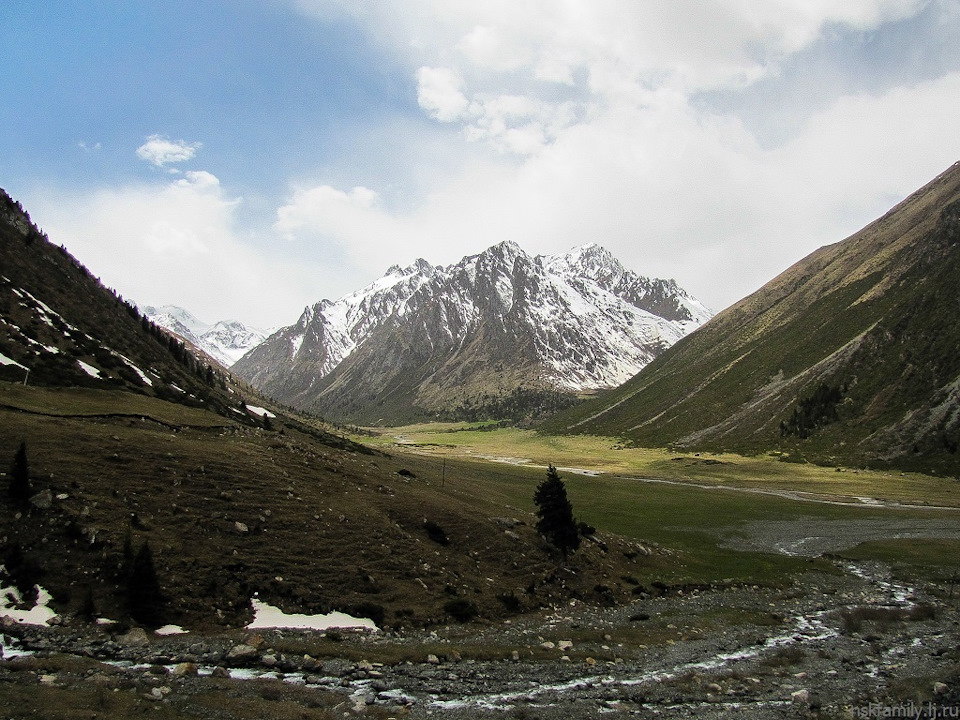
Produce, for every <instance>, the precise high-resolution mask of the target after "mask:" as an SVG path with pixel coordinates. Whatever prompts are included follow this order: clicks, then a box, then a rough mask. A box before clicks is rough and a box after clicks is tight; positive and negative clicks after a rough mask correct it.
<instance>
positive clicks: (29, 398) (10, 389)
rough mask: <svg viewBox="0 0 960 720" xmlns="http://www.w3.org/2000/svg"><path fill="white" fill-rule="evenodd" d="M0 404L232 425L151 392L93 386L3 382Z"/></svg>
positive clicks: (67, 413) (58, 413)
mask: <svg viewBox="0 0 960 720" xmlns="http://www.w3.org/2000/svg"><path fill="white" fill-rule="evenodd" d="M0 405H4V406H6V407H8V408H11V409H14V410H22V411H25V412H29V413H37V414H43V415H50V416H53V417H89V418H95V417H118V416H127V417H136V418H141V417H145V418H149V419H152V420H155V421H157V422H159V423H162V424H164V425H175V426H189V427H200V428H213V427H226V426H230V425H233V424H234V423H231V422H230V421H229V420H227V419H226V418H224V417H223V416H222V415H217V414H216V413H212V412H209V411H207V410H202V409H198V408H191V407H187V406H185V405H177V404H175V403H170V402H165V401H163V400H160V399H158V398H155V397H150V396H148V395H135V394H132V393H127V392H122V391H120V390H98V389H93V388H76V387H73V388H70V387H67V388H37V387H32V386H27V387H24V386H22V385H18V384H11V383H0Z"/></svg>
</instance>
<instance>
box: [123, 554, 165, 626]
mask: <svg viewBox="0 0 960 720" xmlns="http://www.w3.org/2000/svg"><path fill="white" fill-rule="evenodd" d="M164 605H165V601H164V597H163V591H162V590H161V589H160V581H159V580H158V579H157V570H156V567H155V566H154V564H153V552H152V551H151V550H150V545H149V544H147V543H144V545H143V547H141V548H140V551H139V552H138V553H137V555H136V557H135V558H134V559H133V567H132V568H131V569H130V577H129V579H128V581H127V611H128V612H129V613H130V617H131V618H133V619H134V620H136V621H137V622H138V623H141V624H143V625H146V626H147V627H154V628H157V627H160V626H162V625H163V623H164V617H165V608H164Z"/></svg>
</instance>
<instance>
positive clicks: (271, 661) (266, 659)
mask: <svg viewBox="0 0 960 720" xmlns="http://www.w3.org/2000/svg"><path fill="white" fill-rule="evenodd" d="M260 663H261V664H263V665H266V666H267V667H274V666H275V665H276V664H277V656H276V655H271V654H269V653H268V654H266V655H264V656H263V657H262V658H260Z"/></svg>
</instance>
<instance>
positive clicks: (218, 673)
mask: <svg viewBox="0 0 960 720" xmlns="http://www.w3.org/2000/svg"><path fill="white" fill-rule="evenodd" d="M210 677H214V678H221V679H222V678H228V677H230V671H229V670H227V669H226V668H225V667H223V666H222V665H217V667H215V668H214V669H213V671H212V672H211V673H210Z"/></svg>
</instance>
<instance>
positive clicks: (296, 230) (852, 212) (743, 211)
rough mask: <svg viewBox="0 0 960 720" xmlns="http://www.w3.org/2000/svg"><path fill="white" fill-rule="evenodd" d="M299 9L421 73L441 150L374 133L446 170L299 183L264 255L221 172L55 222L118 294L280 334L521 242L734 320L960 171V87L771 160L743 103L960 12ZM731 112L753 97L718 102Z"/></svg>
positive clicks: (806, 128) (521, 6) (887, 100)
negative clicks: (262, 320)
mask: <svg viewBox="0 0 960 720" xmlns="http://www.w3.org/2000/svg"><path fill="white" fill-rule="evenodd" d="M291 2H296V5H297V6H298V7H300V8H301V9H303V10H304V11H305V12H308V13H311V14H314V15H317V16H319V17H322V18H323V20H324V21H325V22H331V21H333V20H335V19H341V20H343V19H344V18H346V19H347V20H348V21H349V22H351V23H356V24H358V25H360V26H361V27H362V28H363V29H364V31H365V32H367V33H368V35H369V36H370V37H371V38H374V39H375V40H376V42H378V43H380V44H381V45H382V46H383V47H382V48H381V50H384V49H385V52H386V53H387V54H388V55H389V56H390V57H391V58H393V59H394V60H395V61H396V62H398V63H401V64H402V65H404V66H405V67H407V68H408V71H409V77H410V78H411V79H414V80H415V81H416V98H415V99H416V102H417V103H418V105H417V107H419V109H420V111H421V112H422V116H421V117H419V118H415V119H414V120H413V121H411V122H410V124H408V125H405V126H404V128H405V130H410V129H411V128H414V129H415V131H417V132H421V133H422V127H423V126H424V125H429V126H430V133H429V134H418V135H416V136H415V137H408V136H407V135H406V134H404V133H398V132H387V131H384V130H383V127H384V126H382V125H381V126H378V132H380V133H381V134H380V135H377V134H375V133H372V134H371V137H379V138H383V137H389V138H391V139H394V140H395V138H397V137H400V136H403V137H404V138H405V139H404V142H405V143H407V142H409V143H410V144H411V145H415V146H416V147H417V148H418V149H420V150H423V152H412V151H411V152H409V153H407V154H406V156H405V157H408V158H412V157H416V163H414V162H413V161H410V164H411V167H399V165H401V163H397V165H398V167H394V166H393V165H391V166H390V170H391V172H393V173H394V177H395V185H394V186H392V187H388V186H386V184H385V186H384V187H378V186H376V184H375V182H370V180H369V178H370V177H371V176H374V177H375V176H376V172H371V173H367V174H363V175H361V173H360V172H356V169H351V168H349V167H337V168H336V175H335V176H336V177H339V178H344V177H346V178H350V177H351V174H353V173H355V177H357V179H356V180H353V181H351V180H347V181H345V182H333V181H332V180H331V179H330V176H324V174H323V172H321V171H319V170H318V172H317V174H316V176H317V177H318V180H317V181H316V182H304V181H302V180H301V181H299V182H297V181H291V186H290V187H291V189H290V191H289V192H288V194H287V196H286V197H285V198H283V200H282V201H279V202H277V203H275V204H274V205H272V206H271V207H270V212H271V216H270V220H269V221H268V222H267V223H264V225H265V227H263V228H262V234H263V238H262V239H261V241H260V244H259V245H258V244H257V243H254V242H252V241H251V238H250V237H249V236H248V235H247V234H245V232H243V231H241V230H240V229H239V225H240V223H239V221H238V215H239V214H240V208H241V207H242V205H241V204H240V202H239V200H238V199H237V198H235V197H232V196H231V195H230V193H229V191H228V190H227V189H225V187H224V186H223V185H221V183H220V180H219V179H218V178H217V177H215V176H214V175H212V174H211V173H208V172H205V171H192V172H186V173H183V175H178V178H177V179H176V180H175V181H171V182H169V183H167V184H162V185H150V186H139V187H134V188H121V189H112V190H101V191H98V192H96V193H94V194H92V195H85V196H83V197H79V196H78V197H76V198H75V199H74V201H73V202H65V203H58V207H55V208H46V209H45V210H44V214H43V215H38V217H42V218H43V223H44V225H45V227H47V228H49V229H50V230H51V232H54V233H55V234H54V236H55V237H58V238H61V237H62V238H64V241H65V242H66V243H67V245H68V247H70V248H71V250H74V251H75V252H76V254H77V255H78V257H80V258H81V260H83V261H85V262H88V263H89V264H90V266H91V267H93V268H96V270H97V272H101V273H103V274H104V278H105V281H107V282H108V283H111V284H113V283H117V282H118V280H116V279H115V278H125V282H126V279H136V281H137V283H139V284H138V285H137V287H143V288H144V290H142V291H139V292H141V293H142V295H143V300H144V301H146V302H154V303H158V304H159V303H163V302H180V303H181V304H185V305H188V306H190V307H191V308H192V309H193V308H194V307H195V308H211V307H214V308H215V307H219V308H222V312H221V310H203V312H206V313H207V314H209V315H211V318H210V319H212V318H213V317H215V316H217V314H220V316H225V315H240V316H242V317H244V319H247V318H250V319H253V318H256V317H257V316H258V314H262V311H263V310H264V306H266V305H269V307H270V312H271V313H272V317H273V318H274V319H272V320H270V322H271V323H274V322H278V321H282V320H283V318H282V317H281V318H280V320H277V319H276V318H277V316H278V314H279V312H278V310H277V308H281V307H284V306H286V307H288V308H295V310H294V311H293V313H292V314H293V315H295V314H296V312H297V311H298V310H299V308H300V307H302V305H304V304H306V303H307V302H313V301H315V300H318V299H320V298H322V297H331V298H334V297H338V296H340V295H342V294H344V293H346V292H349V291H351V290H353V289H356V288H357V287H359V286H360V285H361V284H364V283H366V282H370V281H372V280H373V279H375V277H377V275H378V274H379V273H381V272H383V271H384V270H385V269H386V268H387V267H388V266H389V265H391V264H394V263H400V264H406V263H409V262H411V261H412V260H413V259H415V258H416V257H418V256H421V257H425V258H427V259H428V260H430V261H431V262H433V263H446V262H451V261H454V260H456V259H458V258H459V257H460V256H462V255H463V254H465V253H471V252H478V251H480V250H482V249H484V248H486V247H488V246H490V245H491V244H493V243H494V242H497V241H499V240H503V239H512V240H515V241H517V242H518V243H520V244H521V246H523V247H524V248H525V249H527V250H528V251H530V252H533V253H559V252H563V251H565V250H566V249H568V248H570V247H573V246H575V245H581V244H584V243H586V242H591V241H593V242H598V243H600V244H602V245H605V246H606V247H608V248H609V249H610V250H611V251H613V252H614V253H615V254H616V255H618V256H619V257H620V258H622V259H623V260H624V261H625V262H626V264H627V265H628V266H630V267H632V268H634V269H636V270H637V271H639V272H641V273H644V274H649V275H655V276H660V277H674V278H676V279H677V280H678V281H680V282H681V284H682V285H684V286H685V287H687V288H688V289H689V290H691V291H692V292H694V293H695V294H698V295H700V296H701V298H702V299H703V300H705V301H706V302H707V303H708V304H710V305H712V306H713V307H714V308H715V309H721V308H722V307H724V306H726V305H728V304H730V303H732V302H734V301H736V300H738V299H740V298H741V297H743V296H744V295H746V294H747V293H749V292H751V291H752V290H754V289H756V288H758V287H759V286H760V285H762V284H763V283H764V282H766V281H767V280H769V279H770V278H772V277H773V276H774V275H776V274H777V273H778V272H780V271H782V270H783V269H785V268H786V267H787V266H788V265H789V264H791V263H793V262H795V261H796V260H798V259H800V258H801V257H802V256H804V255H805V254H807V253H809V252H810V251H812V250H814V249H815V248H816V247H818V246H820V245H823V244H826V243H830V242H835V241H837V240H840V239H842V238H843V237H844V236H845V235H847V234H849V233H851V232H853V231H855V230H857V229H858V228H859V227H861V226H862V225H864V224H866V223H867V222H868V221H870V220H872V219H873V218H875V217H877V216H878V215H879V214H881V213H882V212H883V211H885V210H886V209H888V208H889V207H890V206H891V205H892V204H893V203H895V202H896V201H897V200H899V199H900V198H902V197H904V196H906V195H907V194H908V193H910V192H911V191H912V190H914V189H915V188H917V187H919V186H920V185H922V184H923V183H924V182H926V181H927V180H929V179H930V178H932V177H933V176H934V175H935V174H936V173H938V172H940V171H941V170H943V169H944V168H946V167H947V166H948V165H950V164H951V163H952V162H953V161H954V160H956V158H957V157H960V140H958V138H960V125H958V120H957V118H956V113H955V105H956V102H955V99H956V97H958V96H960V72H949V73H940V74H939V75H938V76H937V77H932V78H925V79H924V80H923V81H922V82H920V81H916V80H914V81H907V80H904V79H903V78H895V79H894V81H893V82H891V83H887V84H883V85H873V86H872V87H871V89H870V90H869V91H868V90H867V89H864V88H863V87H862V86H861V87H859V88H858V86H857V85H856V83H850V84H849V86H844V87H842V88H841V89H840V90H838V91H837V92H836V93H833V94H830V95H823V96H821V97H820V98H819V102H818V103H816V104H815V105H814V104H811V105H810V106H809V107H807V108H804V109H805V112H804V114H803V118H802V120H801V121H798V122H797V123H796V124H795V125H792V126H791V127H790V129H789V131H788V132H784V133H782V134H781V135H780V136H778V137H777V139H776V142H767V143H761V142H759V141H758V139H757V137H756V136H755V135H754V133H753V132H752V131H751V126H750V125H748V124H747V123H746V122H745V120H744V117H743V116H742V114H741V115H738V108H737V104H736V98H737V97H738V93H740V94H742V91H743V90H744V89H745V88H750V87H756V86H757V84H758V81H761V80H762V81H763V82H765V83H766V82H776V81H777V78H778V74H779V73H780V72H781V71H782V70H783V68H784V67H786V65H787V64H788V63H789V62H791V59H793V58H796V57H798V54H799V53H801V51H810V52H811V53H813V52H815V50H816V47H817V42H818V38H823V37H824V36H825V34H830V33H834V34H839V35H840V36H842V37H843V38H845V39H847V40H849V41H850V42H855V41H856V40H857V38H861V39H862V38H865V37H868V36H869V35H870V33H871V32H872V31H874V30H876V29H877V28H880V27H882V26H884V24H886V23H891V22H896V21H898V20H902V19H904V18H910V17H912V16H914V15H915V14H916V13H918V12H920V11H924V12H932V11H933V10H935V9H936V8H938V7H940V6H941V5H942V7H943V8H947V9H949V7H948V4H943V3H940V2H939V0H931V2H927V0H849V2H845V3H842V4H838V3H835V2H832V1H831V0H742V1H741V2H738V3H730V2H724V1H722V0H710V1H706V2H704V1H703V0H677V1H676V2H671V3H637V2H635V0H592V1H591V2H587V1H586V0H569V1H568V2H563V3H557V2H555V0H529V2H523V3H517V2H515V0H489V2H484V3H451V2H448V0H402V1H401V0H378V1H377V2H361V1H358V2H355V3H342V2H337V1H336V0H291ZM944 13H946V10H944ZM941 16H942V17H946V15H944V14H943V13H941ZM951 22H953V23H954V24H957V23H958V22H960V19H958V18H957V17H956V15H954V16H953V19H952V20H951ZM946 35H947V36H949V33H948V34H946ZM816 59H817V58H816V57H815V58H814V60H816ZM819 59H821V60H822V59H823V58H822V57H821V58H819ZM824 67H825V69H824V71H823V72H824V73H829V72H832V70H833V68H832V67H831V66H829V65H825V66H824ZM958 69H960V68H958ZM809 91H810V92H812V93H815V92H817V91H818V88H817V87H815V86H811V87H810V88H809ZM719 92H722V93H727V94H728V97H731V98H733V100H731V101H730V102H727V103H726V104H724V105H723V106H722V107H721V106H720V105H719V104H716V103H715V104H714V105H710V103H709V102H706V101H704V97H706V96H707V95H709V94H710V93H719ZM411 100H413V98H411ZM423 118H428V119H429V120H432V121H435V122H429V121H428V122H424V121H423ZM369 120H370V124H371V125H376V123H377V122H378V119H377V118H370V119H369ZM411 132H413V131H411ZM370 146H371V147H374V148H375V147H376V143H371V144H370ZM465 148H468V149H465ZM198 149H199V144H197V143H186V142H184V141H170V140H167V139H165V138H163V137H161V136H151V137H150V138H147V141H146V142H145V143H144V145H142V146H141V148H140V149H138V155H139V156H140V157H141V158H143V159H145V160H147V161H149V162H151V163H153V164H154V165H156V166H157V167H164V166H168V165H172V164H176V163H179V162H184V161H186V160H189V159H191V158H192V157H194V156H195V154H196V152H197V150H198ZM373 156H374V153H370V154H369V155H364V156H363V157H365V158H367V160H366V162H373V161H372V160H370V158H371V157H373ZM356 157H357V156H353V158H352V161H353V162H356ZM414 165H415V166H414ZM361 170H363V171H366V170H367V168H366V167H364V168H361ZM360 177H362V178H363V179H362V180H361V179H360ZM413 177H416V180H417V181H418V182H417V190H416V193H414V192H410V191H409V187H410V186H412V185H413V184H414V183H413V182H411V178H413ZM441 177H442V180H440V179H439V178H441ZM427 178H432V181H431V180H429V179H427ZM405 183H406V185H405ZM224 185H226V186H227V187H229V186H230V182H229V181H226V180H225V182H224ZM398 187H399V188H400V189H399V191H398V190H397V188H398ZM404 193H408V194H407V195H404ZM265 195H269V191H268V192H266V193H265ZM398 195H401V196H403V201H402V202H394V201H395V199H396V197H397V196H398ZM414 195H415V196H414ZM262 205H263V201H261V204H260V206H261V207H262ZM38 212H39V210H38ZM270 223H272V224H270ZM275 238H276V239H283V240H284V242H279V243H272V245H271V244H270V243H269V240H273V239H275ZM268 246H269V247H268ZM252 288H260V289H262V291H263V294H262V295H261V294H259V293H258V292H256V291H251V289H252ZM268 296H269V301H267V299H266V298H267V297H268ZM211 298H214V300H213V301H211ZM137 299H138V300H139V299H141V298H137ZM211 302H213V303H214V305H211ZM230 308H233V309H232V310H231V309H230ZM292 319H293V318H292V317H291V318H287V319H286V322H290V321H292Z"/></svg>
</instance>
